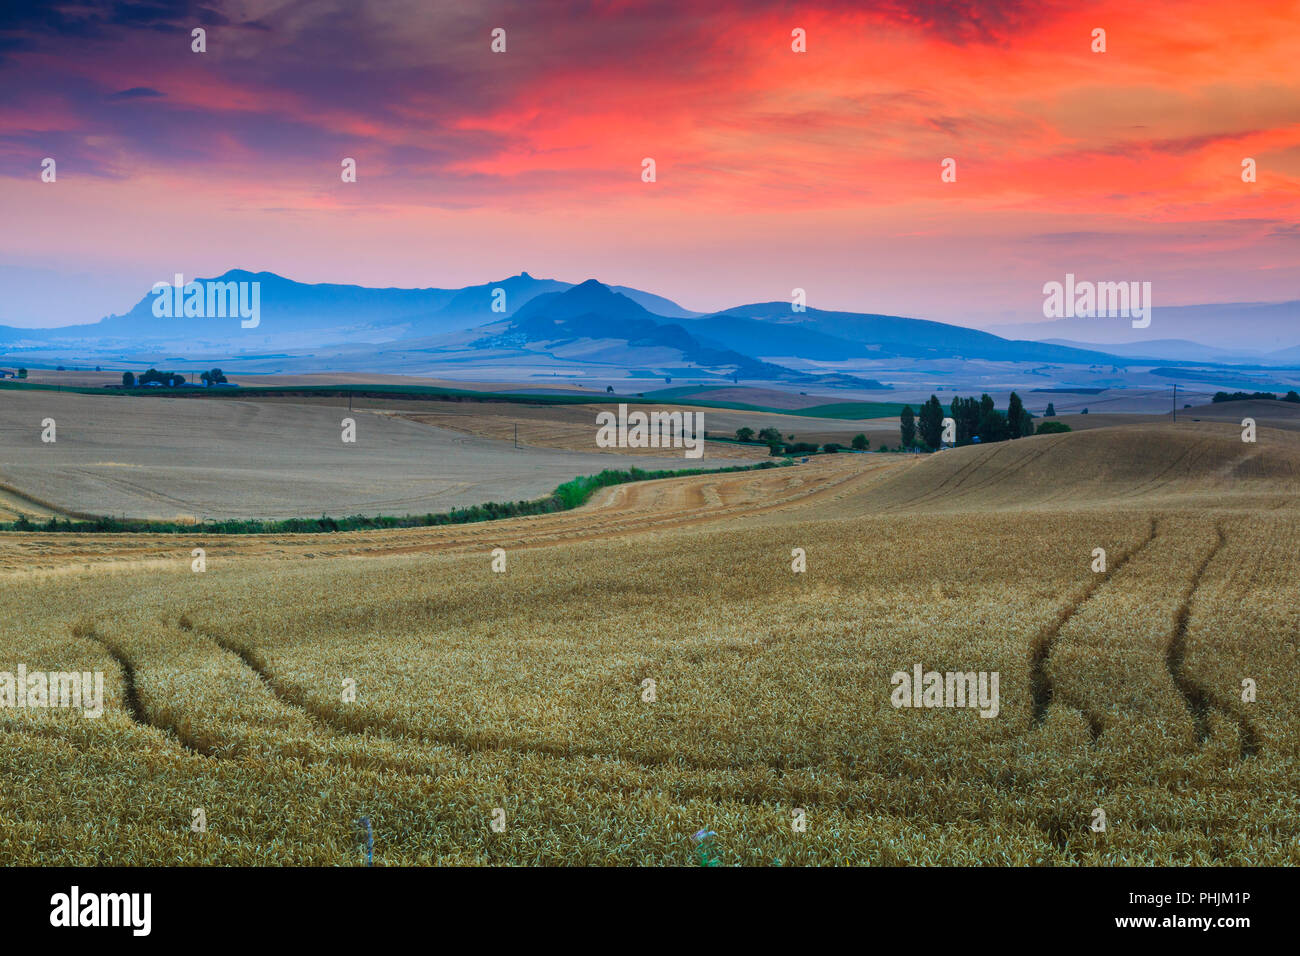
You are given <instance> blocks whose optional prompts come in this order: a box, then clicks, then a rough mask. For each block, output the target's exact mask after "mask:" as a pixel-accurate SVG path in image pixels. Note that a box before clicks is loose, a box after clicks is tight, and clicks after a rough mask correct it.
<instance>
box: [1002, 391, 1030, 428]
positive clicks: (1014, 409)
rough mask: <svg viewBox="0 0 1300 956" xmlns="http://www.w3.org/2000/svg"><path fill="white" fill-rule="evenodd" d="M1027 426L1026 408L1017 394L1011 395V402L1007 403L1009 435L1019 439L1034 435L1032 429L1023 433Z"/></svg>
mask: <svg viewBox="0 0 1300 956" xmlns="http://www.w3.org/2000/svg"><path fill="white" fill-rule="evenodd" d="M1024 424H1025V406H1024V403H1023V402H1021V401H1020V396H1019V395H1017V394H1016V393H1015V392H1012V393H1011V401H1009V402H1008V403H1007V433H1008V434H1010V436H1011V437H1012V438H1019V437H1020V436H1021V435H1030V434H1033V429H1032V428H1031V429H1030V430H1029V431H1028V432H1026V431H1022V429H1023V428H1024Z"/></svg>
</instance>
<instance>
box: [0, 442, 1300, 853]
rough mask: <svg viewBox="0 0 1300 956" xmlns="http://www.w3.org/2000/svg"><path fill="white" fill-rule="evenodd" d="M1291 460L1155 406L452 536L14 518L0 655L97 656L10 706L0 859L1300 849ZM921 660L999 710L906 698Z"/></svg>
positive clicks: (629, 498)
mask: <svg viewBox="0 0 1300 956" xmlns="http://www.w3.org/2000/svg"><path fill="white" fill-rule="evenodd" d="M331 427H333V425H331ZM401 427H409V428H412V429H416V428H424V427H427V426H421V425H417V424H416V423H412V422H406V423H405V424H404V425H403V426H401ZM636 462H637V464H641V463H642V460H641V459H637V460H636ZM571 474H572V473H571ZM571 474H570V475H569V477H571ZM1297 477H1300V436H1297V434H1296V433H1295V431H1293V430H1289V429H1281V428H1271V427H1261V429H1260V431H1259V436H1258V442H1257V443H1255V444H1246V443H1243V442H1242V441H1241V438H1240V429H1239V428H1238V427H1236V426H1235V425H1234V424H1232V423H1231V422H1208V421H1207V422H1200V423H1195V422H1191V421H1187V422H1184V421H1183V420H1182V419H1181V417H1180V421H1179V423H1178V424H1177V425H1172V424H1168V423H1149V424H1136V425H1121V426H1115V427H1107V428H1093V429H1090V430H1088V431H1083V432H1077V433H1071V434H1065V435H1052V436H1040V437H1035V438H1028V439H1022V440H1020V441H1016V442H1007V443H1001V444H996V445H986V446H974V447H966V448H959V449H954V450H950V451H945V452H941V453H939V454H936V455H931V456H910V455H909V456H902V455H837V456H825V457H819V458H814V459H812V460H811V461H810V462H809V463H807V464H802V465H797V466H794V467H787V468H781V469H773V470H771V471H760V472H742V473H733V474H727V475H703V476H697V477H688V478H674V479H668V480H663V481H654V482H644V483H636V484H627V485H619V486H615V487H611V488H606V489H603V490H602V491H601V492H599V493H598V494H597V495H596V496H595V497H594V498H593V499H592V500H591V501H590V502H589V503H588V504H586V505H584V506H583V507H581V508H579V509H577V510H575V511H571V512H566V513H561V514H556V515H545V516H536V517H528V518H515V519H509V520H504V521H499V522H492V523H481V524H476V525H467V526H459V527H442V528H416V529H409V530H401V531H391V532H374V531H370V532H357V533H348V534H330V535H302V536H244V537H239V536H236V537H224V538H220V539H216V538H213V539H205V538H203V537H202V536H201V535H200V534H197V533H196V534H194V535H189V534H182V535H122V536H112V535H100V536H95V535H82V534H40V533H22V534H20V533H12V532H9V533H0V671H5V670H8V671H13V670H15V669H16V668H17V666H18V665H19V664H23V665H25V667H26V668H27V669H28V671H34V670H38V669H39V670H74V669H75V670H90V671H94V670H100V671H102V672H103V673H104V675H105V684H106V687H105V694H106V704H105V713H104V715H103V716H102V717H100V718H97V719H93V718H85V717H82V716H81V715H80V714H79V713H73V712H69V711H65V710H55V709H48V710H31V709H22V710H10V709H2V710H0V741H3V746H2V747H0V773H2V774H3V778H4V780H5V781H6V786H5V787H4V788H3V789H2V790H0V863H5V864H108V863H115V864H185V865H188V864H265V865H285V864H312V865H359V864H360V862H361V860H360V854H359V851H358V848H357V841H356V835H355V827H356V820H357V819H358V818H361V817H366V818H368V819H369V820H370V821H371V823H372V826H373V833H374V860H375V865H402V864H471V865H479V864H521V865H532V864H589V865H612V864H637V865H696V862H697V859H698V856H697V854H701V852H702V855H703V856H704V857H705V859H706V860H711V861H716V862H718V863H720V864H722V865H731V864H748V865H778V864H779V865H783V866H784V865H819V864H821V865H824V864H853V865H872V866H882V865H884V866H888V865H898V864H989V865H1036V864H1059V865H1112V864H1178V865H1182V864H1189V865H1214V864H1295V863H1300V845H1298V844H1297V841H1296V833H1297V826H1298V825H1300V806H1298V804H1300V797H1298V796H1297V794H1300V769H1298V768H1300V760H1298V758H1300V656H1298V655H1297V649H1296V644H1297V636H1298V635H1300V604H1298V603H1297V602H1296V600H1295V596H1296V594H1297V588H1298V587H1300V565H1297V562H1296V561H1295V555H1296V553H1297V550H1300V509H1298V508H1297V501H1296V494H1295V489H1296V486H1297V484H1296V482H1297ZM548 480H549V479H548ZM508 497H512V498H515V497H523V495H521V494H513V495H509V496H508ZM196 547H203V548H205V549H207V556H206V560H207V565H206V570H205V571H204V572H202V573H196V572H194V571H193V570H192V563H191V562H192V560H193V559H192V557H191V550H192V549H193V548H196ZM494 548H502V549H504V551H505V556H506V566H505V570H504V571H503V572H498V571H494V570H493V554H492V551H493V549H494ZM1098 548H1101V549H1104V550H1105V552H1106V562H1107V563H1106V569H1105V570H1104V571H1094V570H1093V566H1094V562H1095V560H1096V556H1095V549H1098ZM795 549H803V551H804V552H805V553H806V561H807V567H806V570H805V571H803V572H800V573H796V572H795V571H793V570H792V560H794V558H793V556H792V552H793V551H794V550H795ZM916 665H920V666H921V667H922V669H923V670H925V671H939V672H948V671H957V672H986V673H996V674H997V675H998V676H999V679H1000V704H999V707H998V712H997V714H996V716H992V717H983V716H981V714H980V712H978V711H977V710H975V709H971V708H964V709H963V708H900V707H896V706H894V703H893V702H892V701H891V697H892V694H893V692H894V686H893V681H892V675H894V674H895V673H897V672H904V673H911V672H912V670H913V668H914V667H915V666H916ZM1247 680H1249V681H1253V682H1254V686H1255V687H1256V689H1257V693H1256V695H1255V696H1254V697H1252V698H1251V699H1249V700H1247V699H1244V697H1243V681H1247ZM647 681H651V682H653V685H651V684H647V683H646V682H647ZM349 683H351V684H352V685H353V686H354V687H355V700H347V699H346V696H347V695H346V694H345V693H344V691H345V690H346V686H347V685H348V684H349ZM650 689H652V690H653V693H652V694H649V695H648V696H647V694H648V690H650ZM195 808H202V809H203V810H204V814H205V817H206V822H207V829H206V832H193V831H192V830H191V821H192V814H193V811H194V809H195ZM796 810H801V811H803V816H802V820H803V821H804V823H805V824H806V829H804V830H802V831H800V830H798V829H797V828H796V827H795V826H794V825H793V823H792V821H794V820H795V819H796V812H795V811H796ZM1098 810H1101V811H1103V812H1104V815H1105V821H1106V825H1105V829H1104V830H1101V831H1096V830H1094V829H1093V825H1094V824H1095V822H1096V820H1097V815H1096V811H1098ZM500 811H503V813H501V812H500ZM494 820H502V821H504V829H502V830H500V832H498V831H497V830H495V829H494V828H493V823H494ZM700 830H710V831H714V833H716V836H715V837H712V838H710V843H709V844H708V845H707V847H706V848H705V849H704V851H701V849H700V848H699V847H697V846H696V844H695V843H694V842H693V840H692V837H691V835H692V834H694V833H696V832H697V831H700Z"/></svg>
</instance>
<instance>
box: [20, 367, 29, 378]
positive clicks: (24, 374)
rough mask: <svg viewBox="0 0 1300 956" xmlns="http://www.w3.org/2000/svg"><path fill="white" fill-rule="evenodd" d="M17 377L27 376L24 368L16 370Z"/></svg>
mask: <svg viewBox="0 0 1300 956" xmlns="http://www.w3.org/2000/svg"><path fill="white" fill-rule="evenodd" d="M18 377H19V378H26V377H27V369H25V368H20V369H19V370H18Z"/></svg>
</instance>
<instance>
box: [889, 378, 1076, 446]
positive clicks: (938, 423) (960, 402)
mask: <svg viewBox="0 0 1300 956" xmlns="http://www.w3.org/2000/svg"><path fill="white" fill-rule="evenodd" d="M1054 411H1055V409H1054V408H1050V407H1049V408H1048V414H1051V413H1052V412H1054ZM945 418H951V419H952V420H953V425H954V428H953V432H954V434H953V435H952V436H951V437H952V438H953V439H954V440H953V441H951V442H947V443H945V442H944V433H943V432H944V427H943V420H944V419H945ZM1069 430H1070V426H1069V425H1066V424H1064V423H1063V422H1040V423H1039V425H1038V427H1037V429H1035V427H1034V416H1033V415H1031V414H1030V413H1029V410H1028V409H1027V408H1025V404H1024V402H1022V401H1021V399H1020V396H1019V395H1017V394H1016V393H1015V392H1012V393H1011V399H1010V401H1009V402H1008V403H1007V410H1006V411H1005V412H1003V411H1001V410H999V409H998V408H997V407H996V405H995V404H994V402H993V398H992V397H991V396H990V395H989V394H988V393H987V392H986V393H985V394H983V395H981V396H980V397H979V398H962V397H960V396H956V395H954V396H953V399H952V403H951V404H950V405H949V406H948V414H946V415H945V414H944V407H943V403H942V402H940V401H939V398H938V396H936V395H931V396H930V398H929V400H928V401H926V402H925V403H923V404H922V405H921V411H920V414H917V413H915V412H913V411H912V406H910V405H904V406H903V411H902V413H901V415H900V416H899V438H900V439H901V440H902V446H903V448H904V449H911V448H917V449H920V450H921V451H934V450H936V449H938V448H940V447H942V446H943V445H944V444H956V445H971V444H976V443H979V444H987V443H989V442H1000V441H1013V440H1015V439H1017V438H1028V437H1029V436H1030V435H1035V434H1038V435H1046V434H1053V433H1056V432H1068V431H1069Z"/></svg>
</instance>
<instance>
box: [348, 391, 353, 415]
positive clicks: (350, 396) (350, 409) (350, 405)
mask: <svg viewBox="0 0 1300 956" xmlns="http://www.w3.org/2000/svg"><path fill="white" fill-rule="evenodd" d="M348 411H352V389H348Z"/></svg>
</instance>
